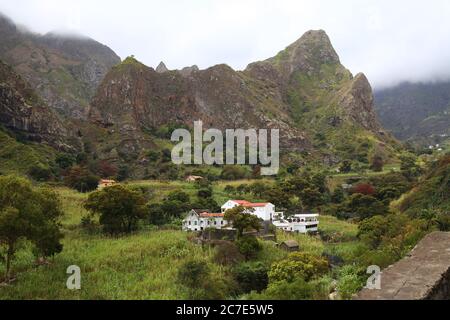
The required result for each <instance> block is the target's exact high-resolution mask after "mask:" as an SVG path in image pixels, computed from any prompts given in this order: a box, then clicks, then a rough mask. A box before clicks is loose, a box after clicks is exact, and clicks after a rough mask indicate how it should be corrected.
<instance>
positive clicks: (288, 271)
mask: <svg viewBox="0 0 450 320" xmlns="http://www.w3.org/2000/svg"><path fill="white" fill-rule="evenodd" d="M327 272H328V262H327V260H326V259H324V258H323V257H319V256H315V255H312V254H310V253H306V252H294V253H291V254H290V255H289V256H288V258H287V259H284V260H281V261H279V262H276V263H274V264H273V265H272V267H271V269H270V271H269V279H270V282H277V281H287V282H293V281H295V280H296V279H304V280H305V281H310V280H311V279H313V278H317V277H320V276H321V275H324V274H326V273H327Z"/></svg>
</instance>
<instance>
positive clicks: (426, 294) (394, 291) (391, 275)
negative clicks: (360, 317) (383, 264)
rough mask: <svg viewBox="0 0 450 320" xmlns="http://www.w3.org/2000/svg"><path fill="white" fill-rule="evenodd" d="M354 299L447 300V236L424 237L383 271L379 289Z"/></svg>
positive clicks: (449, 286) (449, 239)
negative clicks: (404, 255) (405, 254)
mask: <svg viewBox="0 0 450 320" xmlns="http://www.w3.org/2000/svg"><path fill="white" fill-rule="evenodd" d="M355 299H357V300H450V233H446V232H434V233H431V234H429V235H428V236H426V237H425V238H424V239H423V240H422V241H420V243H419V244H418V245H417V246H416V247H415V248H414V250H413V251H412V252H411V253H410V254H409V255H408V256H407V257H405V258H404V259H402V260H400V261H399V262H397V263H395V264H394V265H392V266H390V267H388V268H387V269H385V270H383V272H382V274H381V290H376V289H375V290H369V289H363V290H362V291H361V292H360V293H359V294H358V295H357V296H356V298H355Z"/></svg>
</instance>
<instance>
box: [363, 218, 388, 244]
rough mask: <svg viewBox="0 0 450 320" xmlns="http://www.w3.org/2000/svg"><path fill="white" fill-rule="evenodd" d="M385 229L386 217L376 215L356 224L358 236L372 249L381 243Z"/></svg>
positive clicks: (386, 226) (386, 229)
mask: <svg viewBox="0 0 450 320" xmlns="http://www.w3.org/2000/svg"><path fill="white" fill-rule="evenodd" d="M387 231H388V222H387V218H386V217H384V216H378V215H377V216H374V217H372V218H369V219H366V220H363V221H361V223H360V224H359V226H358V238H359V239H360V240H361V241H362V242H364V243H366V244H367V245H368V246H370V247H371V248H372V249H376V248H378V246H379V245H380V244H381V242H382V240H383V237H384V235H385V234H386V233H387Z"/></svg>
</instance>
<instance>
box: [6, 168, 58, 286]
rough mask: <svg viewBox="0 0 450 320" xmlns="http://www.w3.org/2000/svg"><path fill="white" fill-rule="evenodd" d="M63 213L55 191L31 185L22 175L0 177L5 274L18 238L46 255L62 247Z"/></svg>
mask: <svg viewBox="0 0 450 320" xmlns="http://www.w3.org/2000/svg"><path fill="white" fill-rule="evenodd" d="M62 215H63V212H62V210H61V203H60V200H59V198H58V195H57V194H56V193H54V192H53V191H50V190H48V189H45V188H40V189H36V188H33V187H32V185H31V183H30V182H29V181H27V180H25V179H22V178H18V177H15V176H5V177H0V246H2V247H5V248H6V258H5V261H6V274H5V278H6V280H7V281H8V280H9V279H10V272H11V262H12V260H13V258H14V255H15V253H16V250H17V245H18V243H19V241H20V240H22V239H23V240H28V241H30V242H32V243H33V244H34V245H35V249H36V250H35V252H36V253H37V254H39V255H40V256H42V257H49V256H52V255H54V254H56V253H59V252H61V251H62V244H61V243H60V240H61V238H62V233H61V231H60V230H59V227H60V225H59V219H60V218H61V216H62Z"/></svg>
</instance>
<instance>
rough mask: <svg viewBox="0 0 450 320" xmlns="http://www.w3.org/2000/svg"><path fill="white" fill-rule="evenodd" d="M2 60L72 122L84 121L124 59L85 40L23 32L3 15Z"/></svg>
mask: <svg viewBox="0 0 450 320" xmlns="http://www.w3.org/2000/svg"><path fill="white" fill-rule="evenodd" d="M0 43H1V46H0V59H2V60H3V61H5V62H6V63H8V64H9V65H11V66H12V67H13V68H14V69H15V71H16V72H17V73H19V74H20V75H21V76H22V77H23V78H24V79H26V81H27V82H28V83H29V84H30V85H31V87H32V88H33V89H34V90H35V91H36V92H37V93H38V94H39V95H40V96H41V97H42V98H43V100H44V101H45V103H46V104H47V105H49V106H50V107H51V108H53V109H55V110H57V111H58V112H59V113H60V114H62V115H64V116H67V117H69V118H77V119H83V118H84V117H85V111H86V108H87V106H88V104H89V101H90V100H91V98H92V97H93V96H94V94H95V90H96V89H97V87H98V85H99V84H100V82H101V80H102V79H103V77H104V76H105V75H106V73H107V72H108V71H109V70H110V69H111V68H112V67H113V66H114V65H116V64H118V63H120V58H119V57H118V56H117V55H116V54H115V53H114V51H112V50H111V49H110V48H108V47H107V46H105V45H103V44H101V43H98V42H97V41H95V40H93V39H89V38H87V37H82V36H73V35H72V36H70V35H62V34H56V33H49V34H47V35H41V34H37V33H31V32H29V31H27V32H23V30H22V29H21V28H18V27H17V26H16V25H15V24H14V22H12V21H11V20H10V19H9V18H7V17H5V16H4V15H3V16H2V15H1V14H0Z"/></svg>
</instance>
